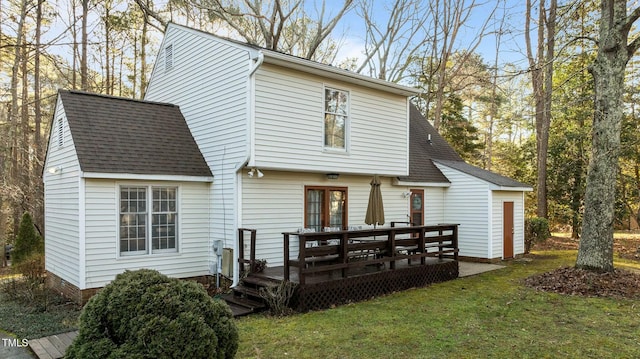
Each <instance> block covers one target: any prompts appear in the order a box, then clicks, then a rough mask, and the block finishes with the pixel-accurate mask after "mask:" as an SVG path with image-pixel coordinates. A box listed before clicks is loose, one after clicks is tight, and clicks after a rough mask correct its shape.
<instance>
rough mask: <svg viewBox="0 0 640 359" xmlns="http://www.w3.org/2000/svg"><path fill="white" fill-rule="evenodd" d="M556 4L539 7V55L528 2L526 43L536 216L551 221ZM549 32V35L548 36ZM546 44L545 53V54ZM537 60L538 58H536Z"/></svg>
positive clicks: (528, 1) (530, 7) (529, 1)
mask: <svg viewBox="0 0 640 359" xmlns="http://www.w3.org/2000/svg"><path fill="white" fill-rule="evenodd" d="M557 6H558V4H557V0H551V3H550V5H549V9H548V12H549V14H548V16H547V9H546V5H545V0H540V3H539V4H538V31H537V38H538V40H537V47H536V54H535V55H534V54H533V50H532V48H531V37H530V36H531V34H530V33H531V21H532V14H531V10H532V4H531V0H527V2H526V15H525V41H526V46H527V58H528V60H529V71H530V73H531V84H532V87H533V96H534V101H535V119H536V153H537V157H536V158H537V162H536V163H537V171H538V178H537V181H536V182H537V187H536V194H537V199H538V207H537V216H538V217H542V218H547V217H548V210H547V152H548V148H549V127H550V126H551V95H552V90H553V89H552V85H553V60H554V47H555V24H556V9H557ZM545 29H546V33H545ZM545 44H546V53H545ZM534 56H535V57H534Z"/></svg>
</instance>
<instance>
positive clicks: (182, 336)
mask: <svg viewBox="0 0 640 359" xmlns="http://www.w3.org/2000/svg"><path fill="white" fill-rule="evenodd" d="M237 349H238V330H237V328H236V325H235V322H234V319H233V314H232V313H231V310H230V309H229V307H228V306H227V304H226V303H224V302H222V301H219V300H214V299H212V298H211V297H210V296H209V295H208V294H207V292H206V291H205V290H204V288H203V287H202V286H201V285H200V284H198V283H195V282H192V281H183V280H179V279H174V278H169V277H167V276H165V275H162V274H160V273H158V272H157V271H154V270H149V269H141V270H137V271H127V272H124V273H122V274H119V275H118V276H116V278H115V280H114V281H113V282H111V283H110V284H109V285H107V286H106V287H104V288H103V289H102V290H100V292H98V293H97V294H96V295H95V296H93V297H92V298H91V299H90V300H89V302H88V303H87V305H86V306H85V308H84V310H83V312H82V314H81V316H80V330H79V334H78V337H77V338H76V339H75V340H74V342H73V344H72V345H71V346H70V347H69V349H68V350H67V353H66V356H65V358H217V359H226V358H233V357H234V355H235V353H236V350H237Z"/></svg>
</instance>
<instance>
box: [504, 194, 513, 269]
mask: <svg viewBox="0 0 640 359" xmlns="http://www.w3.org/2000/svg"><path fill="white" fill-rule="evenodd" d="M502 218H503V220H502V242H503V245H502V248H503V257H504V258H505V259H507V258H513V202H504V203H503V205H502Z"/></svg>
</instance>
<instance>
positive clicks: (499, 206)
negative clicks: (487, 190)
mask: <svg viewBox="0 0 640 359" xmlns="http://www.w3.org/2000/svg"><path fill="white" fill-rule="evenodd" d="M492 194H493V200H492V211H493V216H492V217H493V218H492V223H491V226H492V246H491V249H492V251H491V258H502V257H503V247H502V246H503V237H502V236H503V232H502V229H503V221H504V218H503V204H504V202H513V254H514V255H518V254H522V253H524V203H523V193H522V192H509V191H493V192H492Z"/></svg>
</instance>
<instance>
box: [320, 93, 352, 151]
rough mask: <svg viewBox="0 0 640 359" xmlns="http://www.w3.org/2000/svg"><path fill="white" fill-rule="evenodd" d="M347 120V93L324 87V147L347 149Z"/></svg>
mask: <svg viewBox="0 0 640 359" xmlns="http://www.w3.org/2000/svg"><path fill="white" fill-rule="evenodd" d="M348 120H349V93H348V92H346V91H341V90H336V89H331V88H325V90H324V147H325V148H329V149H339V150H346V149H347V128H348Z"/></svg>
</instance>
